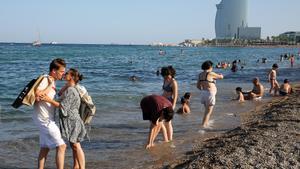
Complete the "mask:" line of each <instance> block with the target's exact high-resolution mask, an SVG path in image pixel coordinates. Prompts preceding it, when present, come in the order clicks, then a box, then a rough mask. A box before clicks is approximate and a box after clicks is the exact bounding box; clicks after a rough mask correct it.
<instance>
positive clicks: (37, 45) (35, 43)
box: [32, 32, 42, 47]
mask: <svg viewBox="0 0 300 169" xmlns="http://www.w3.org/2000/svg"><path fill="white" fill-rule="evenodd" d="M41 45H42V42H41V41H40V32H39V38H38V40H36V41H33V43H32V46H36V47H39V46H41Z"/></svg>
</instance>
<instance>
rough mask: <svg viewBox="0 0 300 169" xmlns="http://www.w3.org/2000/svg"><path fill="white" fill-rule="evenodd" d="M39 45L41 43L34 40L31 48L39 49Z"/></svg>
mask: <svg viewBox="0 0 300 169" xmlns="http://www.w3.org/2000/svg"><path fill="white" fill-rule="evenodd" d="M41 45H42V43H41V42H40V41H39V40H36V41H34V42H33V43H32V46H36V47H39V46H41Z"/></svg>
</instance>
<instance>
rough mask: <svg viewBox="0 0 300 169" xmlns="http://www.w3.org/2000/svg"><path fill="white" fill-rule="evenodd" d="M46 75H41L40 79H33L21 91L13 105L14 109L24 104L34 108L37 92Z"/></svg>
mask: <svg viewBox="0 0 300 169" xmlns="http://www.w3.org/2000/svg"><path fill="white" fill-rule="evenodd" d="M44 77H45V76H44V75H40V76H39V77H37V78H35V79H32V80H31V81H30V82H29V83H28V84H27V85H26V86H25V87H24V89H23V90H22V91H21V93H20V94H19V95H18V97H17V98H16V99H15V101H14V102H13V104H12V105H11V106H12V107H14V108H16V109H17V108H19V107H20V106H22V105H23V104H25V105H27V106H33V104H34V102H35V91H36V89H37V87H38V86H39V84H40V83H41V82H42V80H43V79H44Z"/></svg>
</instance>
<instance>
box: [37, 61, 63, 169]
mask: <svg viewBox="0 0 300 169" xmlns="http://www.w3.org/2000/svg"><path fill="white" fill-rule="evenodd" d="M65 67H66V63H65V61H64V60H63V59H60V58H57V59H54V60H53V61H52V62H51V63H50V68H49V75H45V77H46V78H44V79H43V80H42V82H41V83H40V84H39V86H38V87H37V90H36V92H35V96H36V102H35V103H34V113H33V115H32V119H33V121H34V123H35V124H36V125H37V126H38V128H39V130H40V131H39V132H40V152H39V157H38V168H39V169H43V168H44V167H45V162H46V158H47V155H48V152H49V151H50V149H52V148H55V147H56V158H55V159H56V168H57V169H63V168H64V158H65V150H66V144H65V142H64V141H63V139H62V137H61V133H60V131H59V128H58V126H57V125H56V124H55V120H54V114H55V107H54V106H52V105H51V104H49V103H47V102H45V101H44V100H41V97H45V96H47V97H49V98H51V99H53V98H54V96H55V94H56V91H55V90H56V85H55V81H56V80H61V79H62V77H63V75H64V73H65Z"/></svg>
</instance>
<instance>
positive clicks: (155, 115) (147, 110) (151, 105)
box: [140, 95, 174, 149]
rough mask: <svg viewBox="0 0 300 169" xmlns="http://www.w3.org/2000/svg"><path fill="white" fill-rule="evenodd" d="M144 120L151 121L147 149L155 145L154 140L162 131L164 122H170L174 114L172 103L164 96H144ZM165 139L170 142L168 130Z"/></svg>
mask: <svg viewBox="0 0 300 169" xmlns="http://www.w3.org/2000/svg"><path fill="white" fill-rule="evenodd" d="M140 106H141V109H142V112H143V120H149V121H150V131H149V136H148V141H147V145H146V149H149V148H151V147H153V146H154V140H155V138H156V136H157V135H158V133H159V132H160V130H161V128H162V126H163V124H164V122H165V123H170V121H171V120H172V118H173V116H174V110H173V108H172V103H171V102H170V101H169V100H168V99H166V98H165V97H163V96H159V95H149V96H146V97H144V98H143V99H142V100H141V103H140ZM163 135H164V139H165V141H166V142H169V139H168V136H167V132H163Z"/></svg>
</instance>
